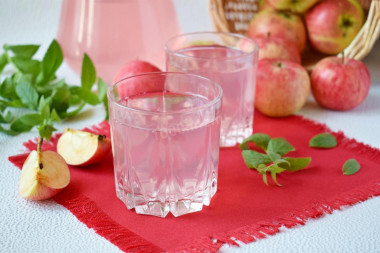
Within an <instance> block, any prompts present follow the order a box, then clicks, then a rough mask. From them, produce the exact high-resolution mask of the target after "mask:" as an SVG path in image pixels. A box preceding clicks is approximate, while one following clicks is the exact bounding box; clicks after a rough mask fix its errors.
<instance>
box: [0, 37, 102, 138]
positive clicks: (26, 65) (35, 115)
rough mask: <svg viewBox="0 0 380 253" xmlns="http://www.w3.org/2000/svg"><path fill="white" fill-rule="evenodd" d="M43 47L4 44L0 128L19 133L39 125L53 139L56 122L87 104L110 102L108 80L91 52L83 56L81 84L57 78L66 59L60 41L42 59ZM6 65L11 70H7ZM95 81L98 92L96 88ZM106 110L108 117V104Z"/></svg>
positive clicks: (0, 58) (43, 134)
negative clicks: (101, 75)
mask: <svg viewBox="0 0 380 253" xmlns="http://www.w3.org/2000/svg"><path fill="white" fill-rule="evenodd" d="M39 48H40V46H39V45H4V46H3V49H4V52H2V53H1V54H0V74H1V76H0V77H1V78H0V132H3V133H5V134H8V135H17V134H20V133H22V132H27V131H30V130H32V129H33V128H37V129H38V131H39V134H40V137H42V138H45V139H50V137H51V135H52V133H53V132H54V131H55V130H56V129H55V128H54V123H55V122H59V121H63V120H65V119H68V118H71V117H74V116H75V115H77V114H78V113H80V112H81V111H82V110H83V108H84V107H85V105H86V104H90V105H93V106H95V105H98V104H103V105H107V97H106V91H107V84H106V83H105V82H104V81H103V80H102V79H101V78H99V77H98V76H97V74H96V69H95V66H94V64H93V62H92V61H91V59H90V57H89V56H88V55H87V54H84V56H83V62H82V73H81V84H80V86H75V85H69V84H68V83H67V82H66V81H65V79H64V78H61V79H59V78H57V75H56V72H57V70H58V69H59V67H60V66H61V64H62V62H63V53H62V50H61V47H60V45H59V43H58V42H57V41H56V40H53V41H52V42H51V43H50V45H49V47H48V49H47V51H46V52H45V54H44V56H43V59H42V60H38V59H33V56H34V55H35V53H36V52H37V51H38V49H39ZM6 67H9V71H6V73H5V72H4V69H5V68H6ZM7 70H8V69H7ZM95 83H97V92H94V91H93V86H94V84H95ZM16 108H17V109H16ZM19 109H22V110H21V111H20V110H19ZM105 110H106V117H107V118H108V110H107V107H106V106H105ZM16 113H17V116H16ZM20 113H21V115H20Z"/></svg>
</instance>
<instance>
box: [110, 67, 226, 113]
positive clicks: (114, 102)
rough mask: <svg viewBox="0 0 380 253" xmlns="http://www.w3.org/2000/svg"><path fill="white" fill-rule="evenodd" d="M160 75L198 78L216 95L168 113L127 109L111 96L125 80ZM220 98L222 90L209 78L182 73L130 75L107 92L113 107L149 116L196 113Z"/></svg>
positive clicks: (114, 84) (219, 100)
mask: <svg viewBox="0 0 380 253" xmlns="http://www.w3.org/2000/svg"><path fill="white" fill-rule="evenodd" d="M160 75H161V76H169V75H178V76H191V77H194V78H198V79H199V80H205V81H207V82H209V83H210V84H212V85H213V86H215V88H216V92H217V95H216V97H215V98H213V99H212V100H207V103H205V104H202V105H199V106H195V107H190V108H184V109H180V110H177V111H169V112H160V111H154V112H153V111H148V110H143V109H137V108H132V107H128V106H125V105H122V104H120V103H119V102H118V101H116V100H115V99H114V98H115V96H113V95H112V94H111V93H112V90H113V89H115V88H116V86H118V85H119V84H120V83H122V82H124V81H125V80H128V79H133V78H136V77H140V76H160ZM222 96H223V89H222V87H221V86H220V85H219V84H218V83H217V82H215V81H213V80H211V79H209V78H206V77H203V76H200V75H196V74H191V73H184V72H147V73H142V74H137V75H132V76H129V77H126V78H122V79H120V80H118V81H116V82H115V83H113V84H112V85H111V86H110V87H109V88H108V90H107V99H108V103H112V104H114V105H115V106H119V107H121V108H124V109H125V110H128V111H130V112H134V113H143V114H149V115H171V114H186V113H193V112H196V111H199V110H202V109H205V108H208V107H212V106H214V105H215V104H216V103H218V102H221V100H222Z"/></svg>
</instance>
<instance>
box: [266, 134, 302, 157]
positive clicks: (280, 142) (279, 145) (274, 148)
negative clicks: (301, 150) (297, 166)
mask: <svg viewBox="0 0 380 253" xmlns="http://www.w3.org/2000/svg"><path fill="white" fill-rule="evenodd" d="M294 150H296V149H295V148H294V147H293V146H292V145H291V144H290V143H289V142H288V141H287V140H285V139H284V138H273V139H270V140H269V143H268V148H267V152H274V153H277V154H279V155H285V154H287V153H288V152H290V151H294Z"/></svg>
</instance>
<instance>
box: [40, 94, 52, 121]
mask: <svg viewBox="0 0 380 253" xmlns="http://www.w3.org/2000/svg"><path fill="white" fill-rule="evenodd" d="M50 103H51V98H48V99H45V97H43V96H42V97H41V98H40V102H39V103H38V111H39V112H40V114H41V117H42V118H49V117H50Z"/></svg>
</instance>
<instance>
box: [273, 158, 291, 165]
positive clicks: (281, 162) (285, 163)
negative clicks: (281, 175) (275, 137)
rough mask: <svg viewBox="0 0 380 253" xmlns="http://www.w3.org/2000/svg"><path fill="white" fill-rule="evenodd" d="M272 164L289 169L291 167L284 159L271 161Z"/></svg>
mask: <svg viewBox="0 0 380 253" xmlns="http://www.w3.org/2000/svg"><path fill="white" fill-rule="evenodd" d="M273 163H274V164H276V165H277V166H279V167H286V166H287V167H290V166H291V164H290V162H289V161H287V160H285V159H282V158H280V159H277V160H275V161H273Z"/></svg>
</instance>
